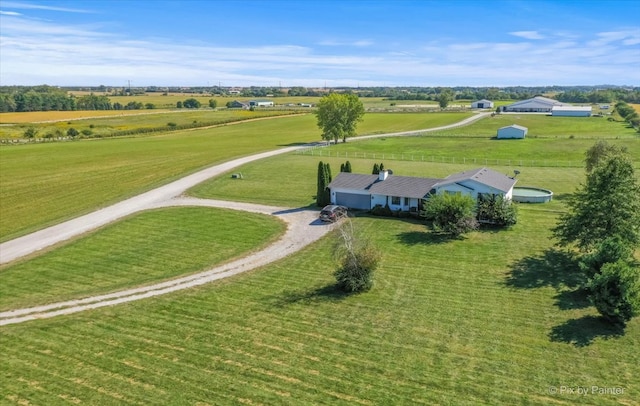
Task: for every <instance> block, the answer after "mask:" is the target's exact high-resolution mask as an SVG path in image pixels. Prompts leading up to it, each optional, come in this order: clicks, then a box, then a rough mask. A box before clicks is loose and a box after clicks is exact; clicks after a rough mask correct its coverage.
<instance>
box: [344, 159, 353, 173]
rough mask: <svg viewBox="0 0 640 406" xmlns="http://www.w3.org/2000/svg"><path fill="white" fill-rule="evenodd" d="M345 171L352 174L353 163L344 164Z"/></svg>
mask: <svg viewBox="0 0 640 406" xmlns="http://www.w3.org/2000/svg"><path fill="white" fill-rule="evenodd" d="M344 171H345V172H349V173H351V162H349V161H347V162H346V163H345V164H344Z"/></svg>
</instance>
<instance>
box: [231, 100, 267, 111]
mask: <svg viewBox="0 0 640 406" xmlns="http://www.w3.org/2000/svg"><path fill="white" fill-rule="evenodd" d="M228 107H229V108H230V109H244V110H249V109H251V108H252V107H253V108H255V107H273V101H271V100H265V99H260V100H249V101H248V102H242V101H238V100H234V101H232V102H230V103H229V106H228Z"/></svg>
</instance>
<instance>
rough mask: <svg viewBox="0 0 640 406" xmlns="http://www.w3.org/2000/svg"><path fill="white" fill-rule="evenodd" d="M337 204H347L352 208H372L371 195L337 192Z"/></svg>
mask: <svg viewBox="0 0 640 406" xmlns="http://www.w3.org/2000/svg"><path fill="white" fill-rule="evenodd" d="M336 204H339V205H341V206H347V207H348V208H350V209H363V210H369V209H370V208H371V196H369V195H354V194H351V193H339V192H336Z"/></svg>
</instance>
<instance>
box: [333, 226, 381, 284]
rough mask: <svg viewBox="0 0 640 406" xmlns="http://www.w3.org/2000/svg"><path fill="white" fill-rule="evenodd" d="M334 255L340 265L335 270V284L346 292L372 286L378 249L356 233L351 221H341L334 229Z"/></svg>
mask: <svg viewBox="0 0 640 406" xmlns="http://www.w3.org/2000/svg"><path fill="white" fill-rule="evenodd" d="M336 233H337V234H338V238H337V239H336V241H337V243H336V245H335V247H334V255H335V256H336V258H338V260H339V263H340V266H339V267H338V269H337V270H336V271H335V273H334V276H335V277H336V282H337V286H338V288H339V289H340V290H342V291H344V292H347V293H356V292H364V291H367V290H369V289H371V288H372V287H373V273H374V271H375V270H376V268H377V267H378V263H379V262H380V250H378V249H376V248H375V247H374V246H373V245H372V244H371V242H370V241H369V240H368V239H366V238H364V237H362V236H360V235H356V232H355V230H354V227H353V222H351V221H349V220H348V219H347V221H343V222H342V223H341V225H340V227H338V229H337V230H336Z"/></svg>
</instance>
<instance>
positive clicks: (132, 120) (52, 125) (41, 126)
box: [0, 109, 293, 139]
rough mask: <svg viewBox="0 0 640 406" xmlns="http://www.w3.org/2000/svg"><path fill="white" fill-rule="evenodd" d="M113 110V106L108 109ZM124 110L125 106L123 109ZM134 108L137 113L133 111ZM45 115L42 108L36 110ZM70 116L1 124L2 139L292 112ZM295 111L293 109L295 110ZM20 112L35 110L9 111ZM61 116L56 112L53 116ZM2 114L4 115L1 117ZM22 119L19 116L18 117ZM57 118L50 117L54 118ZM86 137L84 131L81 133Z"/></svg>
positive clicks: (104, 133)
mask: <svg viewBox="0 0 640 406" xmlns="http://www.w3.org/2000/svg"><path fill="white" fill-rule="evenodd" d="M104 112H108V113H111V112H113V110H105V111H104ZM120 112H122V110H120ZM132 112H133V113H132ZM36 113H38V115H41V112H36ZM48 113H61V112H48ZM65 113H67V114H66V116H67V118H66V119H63V120H56V121H55V122H40V123H28V122H23V123H20V124H16V125H5V126H2V127H0V139H16V138H22V137H23V136H24V132H25V131H26V130H27V129H28V128H35V129H36V130H37V131H38V137H40V138H43V137H46V135H47V134H55V133H56V131H58V132H59V133H60V134H62V135H66V133H67V130H68V129H69V128H74V129H76V130H77V131H79V132H80V133H81V134H82V133H83V131H88V132H89V133H88V134H89V135H87V137H94V138H101V137H111V136H118V135H120V134H127V133H133V134H135V132H136V131H143V130H154V131H153V132H155V133H162V132H166V131H168V130H171V129H172V126H173V127H178V128H179V127H184V126H189V125H193V126H196V125H197V126H198V127H204V126H211V125H219V124H226V123H233V122H239V121H245V120H252V119H259V118H267V117H275V116H282V115H286V114H290V113H287V112H283V111H278V110H257V111H248V110H226V109H223V110H215V111H214V110H211V109H199V110H189V109H181V110H129V111H128V112H127V113H122V114H102V111H94V112H92V113H93V114H86V113H88V112H86V111H75V112H65ZM292 113H293V112H292ZM5 114H11V115H20V114H27V115H30V114H32V113H5ZM56 116H59V115H58V114H52V116H51V117H56ZM0 118H2V117H0ZM20 119H22V118H21V117H18V120H20ZM51 120H53V119H50V120H49V121H51ZM80 136H81V137H83V136H84V135H80Z"/></svg>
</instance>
